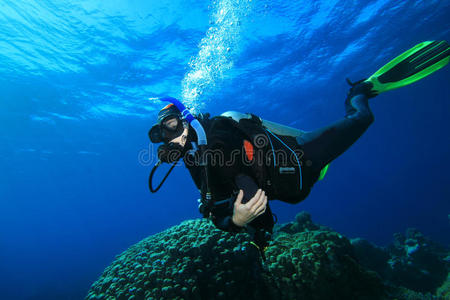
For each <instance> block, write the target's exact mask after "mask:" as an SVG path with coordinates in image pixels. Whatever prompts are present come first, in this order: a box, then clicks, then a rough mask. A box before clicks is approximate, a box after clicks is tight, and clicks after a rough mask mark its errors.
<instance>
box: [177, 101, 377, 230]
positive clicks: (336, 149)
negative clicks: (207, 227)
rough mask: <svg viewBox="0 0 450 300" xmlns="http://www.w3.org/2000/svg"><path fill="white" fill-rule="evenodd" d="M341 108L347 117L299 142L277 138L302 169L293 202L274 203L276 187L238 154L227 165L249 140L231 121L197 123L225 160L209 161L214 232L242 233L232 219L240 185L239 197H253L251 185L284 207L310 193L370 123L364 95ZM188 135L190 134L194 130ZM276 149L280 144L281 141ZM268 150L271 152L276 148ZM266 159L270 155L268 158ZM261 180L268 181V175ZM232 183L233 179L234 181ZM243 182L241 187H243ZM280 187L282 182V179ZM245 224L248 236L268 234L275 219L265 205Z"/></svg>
mask: <svg viewBox="0 0 450 300" xmlns="http://www.w3.org/2000/svg"><path fill="white" fill-rule="evenodd" d="M345 109H346V115H345V117H344V118H343V119H341V120H339V121H337V122H335V123H334V124H331V125H329V126H326V127H324V128H320V129H318V130H315V131H312V132H307V133H305V134H303V135H301V136H298V137H292V136H281V135H278V136H277V137H278V138H279V139H280V140H281V141H283V142H284V143H285V144H286V146H289V147H290V148H292V149H293V148H295V150H301V151H302V152H303V155H302V156H301V157H299V159H300V163H301V165H302V167H301V174H302V178H301V183H302V187H301V191H300V192H299V193H298V194H297V196H296V197H295V198H289V197H281V198H280V199H277V198H275V197H274V195H279V194H280V192H281V193H282V192H283V191H277V190H276V189H277V186H276V182H273V181H272V182H270V180H261V174H257V173H258V172H256V173H255V168H252V167H251V166H248V165H246V164H244V163H243V161H242V156H239V155H237V157H235V159H234V161H233V160H232V156H233V150H235V151H237V152H239V150H240V151H241V152H242V149H243V143H244V140H246V139H247V140H248V135H246V134H245V133H243V132H242V131H241V130H240V129H239V128H238V127H236V126H235V125H236V124H235V123H236V122H235V121H233V120H231V119H230V118H225V117H215V118H212V119H200V122H201V123H202V125H203V126H204V128H205V131H206V133H207V138H208V149H211V150H220V151H221V153H223V157H222V158H223V160H224V161H219V160H220V158H219V157H217V159H216V161H214V159H213V163H212V166H211V167H210V186H211V193H212V196H213V199H214V203H215V205H214V206H213V209H212V211H211V214H212V220H213V222H214V224H215V225H216V227H218V228H219V229H222V230H224V231H228V232H240V231H243V230H244V229H242V228H241V227H238V226H236V225H235V224H234V223H233V222H232V220H231V217H232V215H233V204H234V201H235V198H236V193H237V191H238V186H241V188H242V186H243V189H244V194H249V193H250V191H252V192H253V190H254V186H252V182H253V183H254V185H257V186H258V187H259V188H262V189H263V190H264V191H266V194H267V195H268V199H269V200H274V199H277V200H281V201H286V202H289V203H298V202H300V201H302V200H303V199H304V198H306V196H307V195H308V194H309V192H310V189H311V188H312V186H313V185H314V183H315V182H316V181H317V180H318V177H319V174H320V171H321V170H322V168H323V167H325V166H326V165H327V164H329V163H330V162H331V161H333V160H334V159H335V158H337V157H338V156H339V155H341V154H342V153H343V152H345V151H346V150H347V149H348V148H349V147H350V146H351V145H352V144H353V143H354V142H355V141H356V140H357V139H358V138H359V137H360V136H361V135H362V134H363V133H364V132H365V131H366V129H367V128H368V127H369V126H370V124H371V123H372V122H373V120H374V117H373V115H372V112H371V110H370V108H369V106H368V98H367V97H366V96H365V95H363V94H356V95H355V94H353V95H351V96H348V97H347V99H346V101H345ZM233 122H234V123H233ZM190 131H191V132H192V131H193V130H190ZM267 136H268V137H269V138H270V136H271V135H270V134H267ZM191 138H192V137H191ZM270 142H271V144H274V143H276V142H278V140H277V139H276V138H272V139H270ZM279 144H280V145H281V142H279ZM271 146H272V147H276V145H275V146H274V145H271ZM279 148H280V149H283V148H284V149H285V151H288V150H287V148H286V147H284V146H279ZM235 153H236V152H235ZM268 157H271V156H270V155H269V156H268ZM274 159H275V157H274ZM230 161H231V162H232V163H229V164H228V165H227V164H226V162H230ZM185 163H186V159H185ZM272 163H273V162H272ZM269 165H270V162H269ZM186 167H187V168H188V169H189V171H190V174H191V176H192V178H193V179H194V182H195V184H196V185H197V187H198V189H199V190H200V188H201V180H202V179H201V172H200V169H201V168H200V167H197V166H193V165H192V164H186ZM240 175H244V176H240ZM263 175H264V176H266V177H267V176H269V175H270V174H263ZM264 176H263V177H264ZM236 178H238V180H237V181H236ZM263 179H264V178H263ZM242 181H244V182H243V183H242ZM249 182H250V184H249ZM280 182H283V183H285V180H283V181H280ZM293 185H295V186H293V187H292V189H293V188H297V186H296V185H297V184H296V183H295V182H294V183H293ZM247 225H248V226H247V229H248V228H250V229H251V230H252V231H253V232H255V231H256V232H258V231H266V232H270V233H271V232H272V228H273V225H274V220H273V216H272V212H271V210H270V206H269V203H267V208H266V211H265V213H263V214H262V215H260V216H259V217H257V218H255V219H254V220H253V221H252V222H250V223H249V224H247Z"/></svg>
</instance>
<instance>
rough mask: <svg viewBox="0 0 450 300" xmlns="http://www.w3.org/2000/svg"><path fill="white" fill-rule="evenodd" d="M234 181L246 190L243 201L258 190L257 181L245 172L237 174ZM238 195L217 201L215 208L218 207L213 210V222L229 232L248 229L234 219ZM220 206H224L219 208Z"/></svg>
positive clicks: (246, 200) (247, 199)
mask: <svg viewBox="0 0 450 300" xmlns="http://www.w3.org/2000/svg"><path fill="white" fill-rule="evenodd" d="M234 182H235V184H236V186H237V187H238V188H239V189H241V190H242V191H243V192H244V197H243V199H242V203H246V202H248V201H249V200H250V199H251V198H252V197H253V196H254V195H255V194H256V192H257V190H258V185H257V184H256V183H255V181H254V180H253V179H252V178H251V177H250V176H247V175H245V174H239V175H237V176H236V177H235V179H234ZM236 197H237V196H236V195H234V196H233V197H231V198H228V199H226V200H223V201H217V202H216V203H215V208H217V209H215V210H213V222H214V224H215V225H216V227H217V228H219V229H221V230H224V231H228V232H242V231H244V230H245V229H246V228H245V227H240V226H237V225H236V224H234V223H233V220H232V216H233V211H234V202H235V201H236ZM220 207H222V208H221V209H219V208H220Z"/></svg>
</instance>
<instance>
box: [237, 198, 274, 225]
mask: <svg viewBox="0 0 450 300" xmlns="http://www.w3.org/2000/svg"><path fill="white" fill-rule="evenodd" d="M243 197H244V192H243V191H242V190H239V194H238V195H237V198H236V201H235V202H234V210H233V218H232V221H233V223H234V224H236V225H237V226H240V227H244V226H245V225H246V224H247V223H249V222H251V221H252V220H253V219H255V218H256V217H258V216H259V215H261V214H263V213H264V212H265V211H266V205H267V196H266V193H265V192H264V191H263V190H261V189H259V190H258V191H257V192H256V194H255V196H253V198H252V199H250V201H248V202H247V203H245V204H242V198H243Z"/></svg>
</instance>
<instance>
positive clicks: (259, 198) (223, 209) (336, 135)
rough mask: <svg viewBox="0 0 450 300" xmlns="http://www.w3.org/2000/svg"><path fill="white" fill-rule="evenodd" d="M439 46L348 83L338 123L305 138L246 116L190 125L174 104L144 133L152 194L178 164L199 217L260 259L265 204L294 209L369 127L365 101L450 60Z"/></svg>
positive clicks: (448, 50) (266, 234) (266, 228)
mask: <svg viewBox="0 0 450 300" xmlns="http://www.w3.org/2000/svg"><path fill="white" fill-rule="evenodd" d="M449 55H450V47H449V45H448V43H447V42H445V41H428V42H423V43H420V44H418V45H416V46H415V47H413V48H411V49H409V50H408V51H406V52H404V53H402V54H401V55H399V56H398V57H396V58H394V59H393V60H392V61H390V62H389V63H388V64H386V65H385V66H383V67H382V68H381V69H379V70H378V71H377V72H376V73H374V74H373V75H372V76H370V77H369V78H368V79H363V80H360V81H358V82H355V83H352V82H350V80H348V79H347V81H348V83H349V84H350V85H351V88H350V91H349V92H348V95H347V98H346V100H345V112H346V114H345V116H344V118H342V119H341V120H339V121H337V122H335V123H333V124H331V125H329V126H326V127H324V128H320V129H317V130H314V131H311V132H304V131H301V130H297V129H294V128H291V127H287V126H283V125H280V124H277V123H273V122H269V121H266V120H261V119H260V118H259V117H257V116H255V115H253V114H243V113H238V112H233V111H231V112H226V113H223V114H222V115H220V116H216V117H213V118H210V116H209V114H199V115H196V116H195V117H194V116H193V115H192V114H191V113H190V112H189V110H188V109H186V108H185V107H184V105H183V104H182V103H181V102H180V101H178V100H176V99H174V98H164V99H161V100H164V101H169V102H172V103H170V104H169V105H167V106H165V107H164V108H163V109H162V110H161V111H160V112H159V114H158V120H157V123H156V124H155V125H154V126H153V127H152V128H151V129H150V131H149V137H150V140H151V142H152V143H163V144H162V145H161V146H159V148H158V158H159V161H158V162H157V164H156V165H155V167H154V168H153V170H152V172H151V173H150V178H149V187H150V190H151V191H152V192H156V191H157V190H158V189H159V188H160V187H161V185H162V184H163V183H164V181H165V180H166V178H167V176H168V175H169V174H170V172H171V171H172V170H173V168H174V166H175V165H176V164H177V162H178V161H179V160H180V159H181V158H183V161H184V163H185V166H186V167H187V168H188V170H189V172H190V175H191V176H192V178H193V180H194V183H195V185H196V186H197V188H198V189H199V191H200V194H201V199H199V202H200V206H199V210H200V212H201V213H202V214H203V216H204V217H207V218H210V219H211V220H212V222H213V223H214V224H215V226H216V227H217V228H219V229H221V230H224V231H228V232H233V233H237V232H248V233H249V234H251V235H252V237H253V245H254V246H256V247H257V248H258V250H259V251H260V253H261V255H262V258H263V260H265V256H264V251H265V248H266V247H267V246H268V241H269V240H270V238H271V234H272V229H273V226H274V223H275V220H274V215H273V214H272V212H271V210H270V206H269V202H268V201H269V200H275V199H276V200H281V201H284V202H287V203H291V204H296V203H299V202H300V201H302V200H304V199H305V198H306V197H307V196H308V194H309V193H310V191H311V188H312V187H313V185H314V184H315V183H316V182H317V181H318V180H321V179H322V178H323V177H324V176H325V173H326V171H327V169H328V166H329V164H330V163H331V162H332V161H333V160H334V159H336V158H337V157H338V156H339V155H341V154H342V153H344V152H345V151H346V150H347V149H348V148H349V147H350V146H351V145H352V144H353V143H355V142H356V141H357V140H358V138H359V137H361V135H362V134H363V133H364V132H365V131H366V130H367V128H368V127H369V126H370V125H371V123H372V122H373V121H374V116H373V114H372V111H371V110H370V107H369V104H368V102H369V99H370V98H373V97H375V96H377V95H378V94H380V93H383V92H386V91H389V90H392V89H395V88H399V87H403V86H406V85H409V84H411V83H413V82H415V81H417V80H420V79H422V78H424V77H426V76H428V75H430V74H431V73H433V72H435V71H437V70H439V69H440V68H442V67H444V66H445V65H446V64H447V63H448V62H449V60H450V57H449ZM163 162H165V163H172V167H171V168H170V169H169V171H168V172H167V174H166V175H165V177H164V178H163V179H162V181H161V183H160V184H159V186H158V187H157V188H154V187H153V184H152V180H153V175H154V173H155V171H156V169H157V168H158V167H159V166H160V165H161V163H163Z"/></svg>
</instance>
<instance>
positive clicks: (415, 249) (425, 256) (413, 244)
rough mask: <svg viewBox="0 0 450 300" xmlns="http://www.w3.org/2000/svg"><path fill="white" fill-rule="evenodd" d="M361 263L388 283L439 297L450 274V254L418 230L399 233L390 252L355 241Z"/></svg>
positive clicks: (389, 249)
mask: <svg viewBox="0 0 450 300" xmlns="http://www.w3.org/2000/svg"><path fill="white" fill-rule="evenodd" d="M352 245H353V247H354V248H355V253H356V255H357V257H358V260H359V262H360V263H361V265H363V266H364V267H366V268H368V269H370V270H373V271H376V272H377V273H378V274H379V275H380V276H381V277H382V278H383V279H385V281H386V283H387V284H389V285H394V286H402V287H405V288H408V289H410V290H412V291H416V292H421V293H433V294H434V293H435V292H436V290H437V289H438V288H439V287H440V286H441V285H443V284H444V282H445V280H446V279H447V274H448V272H449V270H450V262H449V256H448V254H449V253H448V250H447V249H445V248H444V247H442V246H440V245H438V244H436V243H434V242H433V241H431V240H430V239H428V238H426V237H425V236H424V235H423V234H422V233H421V232H419V231H418V230H417V229H414V228H409V229H407V230H406V234H405V235H403V234H401V233H396V234H395V235H394V241H393V243H392V244H391V245H389V246H388V247H387V248H380V247H377V246H375V245H372V244H371V243H369V242H368V241H365V240H362V239H354V240H352Z"/></svg>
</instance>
